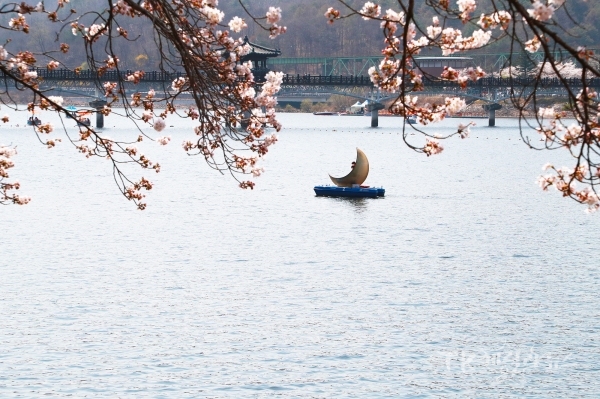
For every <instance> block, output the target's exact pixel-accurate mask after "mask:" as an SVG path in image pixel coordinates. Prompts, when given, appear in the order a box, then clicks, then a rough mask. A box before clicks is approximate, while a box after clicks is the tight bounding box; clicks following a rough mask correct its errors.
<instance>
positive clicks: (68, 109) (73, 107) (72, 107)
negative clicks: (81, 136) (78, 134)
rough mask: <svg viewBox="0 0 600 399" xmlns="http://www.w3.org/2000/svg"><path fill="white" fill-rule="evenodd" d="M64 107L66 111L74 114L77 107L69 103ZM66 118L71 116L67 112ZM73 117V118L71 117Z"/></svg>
mask: <svg viewBox="0 0 600 399" xmlns="http://www.w3.org/2000/svg"><path fill="white" fill-rule="evenodd" d="M65 109H66V110H67V111H69V112H70V113H72V114H74V113H76V112H77V107H75V106H73V105H69V106H68V107H65ZM67 118H73V117H72V116H71V115H70V114H67ZM73 119H74V118H73Z"/></svg>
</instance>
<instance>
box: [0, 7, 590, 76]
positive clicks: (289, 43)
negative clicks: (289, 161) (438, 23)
mask: <svg viewBox="0 0 600 399" xmlns="http://www.w3.org/2000/svg"><path fill="white" fill-rule="evenodd" d="M47 3H48V4H49V3H50V2H49V1H47ZM246 3H250V4H248V7H249V9H250V11H251V12H253V13H255V14H256V15H257V16H262V15H264V14H265V11H266V10H267V8H268V7H269V6H270V5H275V6H278V7H281V8H282V10H283V25H286V26H287V28H288V32H287V33H286V34H284V35H282V36H280V37H278V38H277V39H275V40H270V39H269V38H268V33H267V32H265V31H263V30H261V29H260V28H258V27H256V26H254V25H252V24H249V28H248V29H246V30H245V31H243V32H241V35H248V36H249V37H250V39H251V40H252V41H254V42H257V43H259V44H263V45H266V46H268V47H274V48H279V49H281V51H282V56H283V57H323V56H348V57H352V56H364V55H378V54H380V51H381V48H382V43H383V37H382V33H381V30H380V29H379V24H378V23H377V22H375V21H364V20H362V19H361V18H356V17H353V18H350V19H345V20H341V21H337V22H336V23H335V24H333V25H328V24H327V21H326V19H325V17H324V15H323V14H324V13H325V10H326V9H327V8H328V7H330V6H334V7H337V8H340V9H341V4H339V3H338V2H337V1H335V0H294V1H289V0H252V1H250V0H245V2H244V4H246ZM352 3H355V4H356V5H359V4H361V2H360V1H352ZM362 3H364V1H362ZM424 3H425V2H422V3H421V5H420V6H419V8H418V11H417V15H418V16H419V18H420V20H421V21H422V23H423V24H425V23H426V22H428V21H431V17H432V16H433V11H432V10H431V8H430V7H428V6H427V5H426V4H424ZM105 4H106V0H71V2H70V5H71V6H72V7H73V8H75V9H76V10H77V12H78V15H80V14H82V13H84V12H86V11H90V10H99V9H102V8H103V7H104V6H105ZM380 4H382V8H383V9H384V10H386V9H387V8H393V9H396V10H397V9H398V7H397V0H384V1H382V2H380ZM394 4H395V5H396V7H394ZM565 4H566V9H565V10H561V11H560V12H558V13H557V15H556V16H555V20H556V21H557V22H558V23H559V24H560V25H562V26H564V27H565V32H564V34H562V37H564V38H565V40H568V41H569V42H571V43H575V44H577V45H584V46H587V47H589V48H600V26H599V25H600V23H599V22H598V21H600V3H599V2H598V0H593V1H592V0H588V1H586V0H569V1H567V2H565ZM220 6H221V8H222V9H223V10H224V11H225V13H226V18H227V20H229V19H230V18H232V17H233V16H235V15H238V16H242V17H245V16H244V12H243V10H242V9H241V7H240V6H239V4H238V3H237V1H233V0H230V1H225V0H222V1H221V2H220ZM488 8H489V6H488ZM63 11H64V12H65V13H68V10H66V9H65V10H63ZM483 11H486V9H485V7H484V9H481V8H480V9H478V10H477V12H476V14H479V13H481V12H483ZM2 18H3V19H4V20H5V21H4V22H6V16H4V17H2ZM27 18H28V20H29V23H30V25H31V26H32V29H31V33H30V34H29V35H23V34H14V33H11V32H7V31H4V33H3V34H5V35H7V36H8V37H13V38H14V39H15V40H14V41H13V43H11V44H10V45H9V47H12V48H13V49H18V50H21V49H23V48H27V49H32V50H34V51H44V50H49V49H52V48H55V47H56V45H57V40H58V42H67V43H69V44H70V45H71V47H72V51H71V52H70V53H69V54H67V55H65V56H63V57H64V62H65V63H66V64H67V65H69V66H70V67H75V66H81V65H83V66H85V65H84V64H83V63H84V62H85V54H84V49H83V47H82V43H81V40H80V38H76V37H74V36H73V35H72V34H71V31H70V29H65V30H64V31H63V32H62V33H61V34H60V38H59V39H57V37H58V36H57V34H56V33H54V31H55V30H56V29H57V28H58V24H49V23H48V22H47V18H46V17H44V16H41V15H31V16H27ZM90 18H91V16H90V17H88V18H87V19H86V20H84V22H85V23H87V24H90V23H91V19H90ZM246 19H247V18H246ZM124 21H126V22H127V23H128V25H127V26H126V28H127V30H128V31H129V37H130V38H131V39H135V40H134V41H133V42H129V43H128V42H125V41H122V40H121V41H119V44H118V46H117V47H116V48H115V51H116V52H117V53H118V54H119V56H120V58H121V61H122V67H124V68H130V69H154V68H157V67H158V65H159V59H158V51H157V48H156V44H155V42H154V38H153V37H152V35H149V34H147V33H148V32H150V31H151V30H150V29H149V27H148V25H147V22H146V21H144V20H142V19H139V18H134V19H125V20H124ZM454 23H455V24H458V25H460V22H454ZM507 49H508V43H507V42H502V43H496V44H494V45H492V46H490V47H489V48H487V49H485V50H482V51H484V52H488V53H491V52H504V51H507Z"/></svg>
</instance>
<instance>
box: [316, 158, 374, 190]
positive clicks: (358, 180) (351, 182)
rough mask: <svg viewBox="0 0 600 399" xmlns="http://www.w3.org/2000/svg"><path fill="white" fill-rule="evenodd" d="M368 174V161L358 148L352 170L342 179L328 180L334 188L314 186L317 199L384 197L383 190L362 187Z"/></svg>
mask: <svg viewBox="0 0 600 399" xmlns="http://www.w3.org/2000/svg"><path fill="white" fill-rule="evenodd" d="M368 174H369V160H368V159H367V156H366V155H365V153H364V152H362V151H361V150H360V148H357V149H356V161H355V162H352V170H351V171H350V173H348V174H347V175H346V176H344V177H333V176H331V175H329V178H330V179H331V181H332V182H333V184H335V186H315V187H314V190H315V194H316V195H317V197H352V198H377V197H384V196H385V189H383V187H380V188H372V187H369V186H363V185H362V184H363V182H364V181H365V180H367V176H368Z"/></svg>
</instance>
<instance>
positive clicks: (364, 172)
mask: <svg viewBox="0 0 600 399" xmlns="http://www.w3.org/2000/svg"><path fill="white" fill-rule="evenodd" d="M368 175H369V160H368V159H367V156H366V155H365V153H364V152H362V151H361V150H360V148H358V147H357V148H356V165H354V168H352V171H351V172H350V173H348V174H347V175H346V176H344V177H333V176H331V175H329V178H330V179H331V181H332V182H333V184H335V185H336V186H338V187H352V185H353V184H358V185H361V184H363V183H364V181H365V180H367V176H368Z"/></svg>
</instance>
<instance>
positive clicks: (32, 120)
mask: <svg viewBox="0 0 600 399" xmlns="http://www.w3.org/2000/svg"><path fill="white" fill-rule="evenodd" d="M41 124H42V121H41V120H40V119H39V118H38V117H37V116H36V117H33V116H32V117H30V118H29V119H27V125H28V126H39V125H41Z"/></svg>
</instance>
